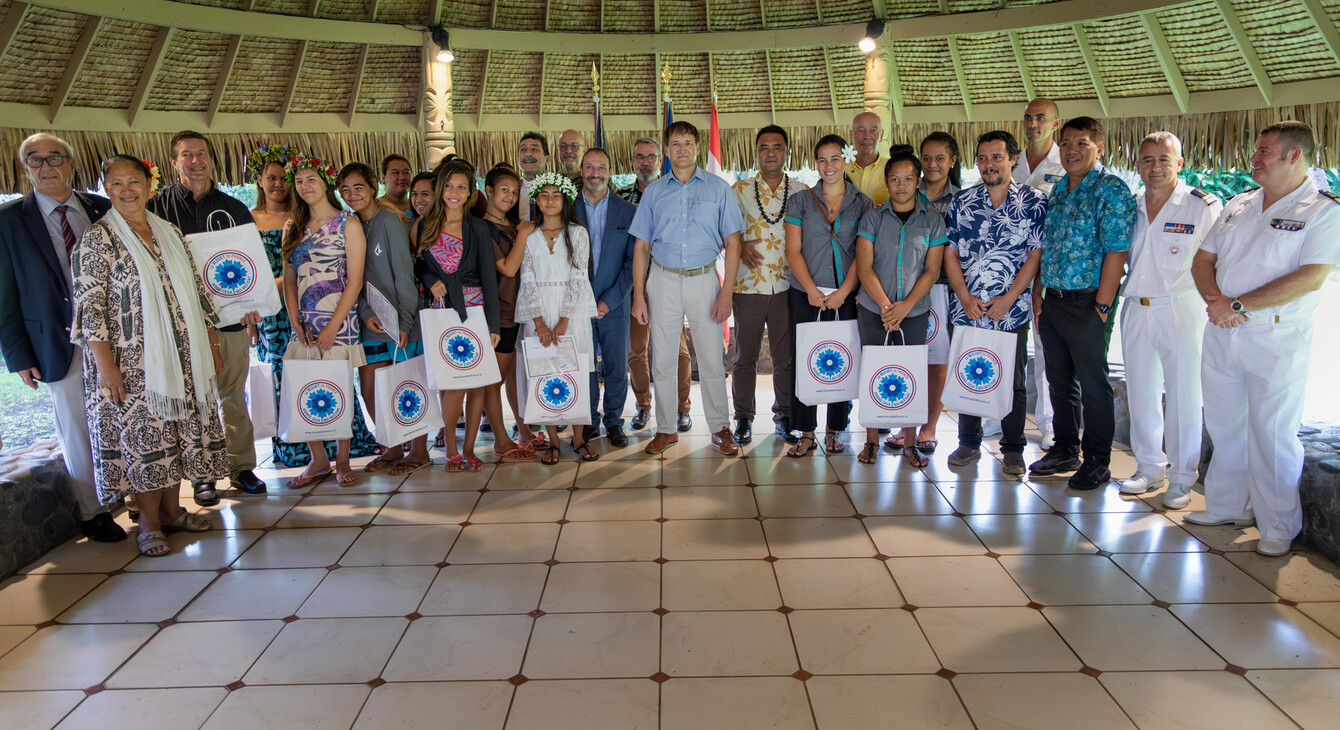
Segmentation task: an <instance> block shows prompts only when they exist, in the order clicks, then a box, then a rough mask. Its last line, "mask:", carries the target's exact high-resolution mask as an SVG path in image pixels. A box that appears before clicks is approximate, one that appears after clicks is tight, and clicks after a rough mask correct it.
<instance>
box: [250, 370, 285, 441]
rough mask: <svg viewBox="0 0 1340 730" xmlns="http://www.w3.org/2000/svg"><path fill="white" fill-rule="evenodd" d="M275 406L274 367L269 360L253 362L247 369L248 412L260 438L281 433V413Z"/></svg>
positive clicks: (257, 436)
mask: <svg viewBox="0 0 1340 730" xmlns="http://www.w3.org/2000/svg"><path fill="white" fill-rule="evenodd" d="M277 410H278V409H276V408H275V389H274V368H273V367H271V366H270V363H268V362H253V363H251V367H250V368H249V369H248V370H247V413H248V414H250V415H251V426H252V429H254V431H255V437H256V438H258V439H268V438H270V437H272V436H275V435H276V434H278V433H279V422H278V421H279V414H278V413H277Z"/></svg>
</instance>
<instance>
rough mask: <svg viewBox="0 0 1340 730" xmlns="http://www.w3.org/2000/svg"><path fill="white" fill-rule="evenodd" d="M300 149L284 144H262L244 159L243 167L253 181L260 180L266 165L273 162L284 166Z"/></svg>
mask: <svg viewBox="0 0 1340 730" xmlns="http://www.w3.org/2000/svg"><path fill="white" fill-rule="evenodd" d="M297 155H298V151H297V150H295V149H293V148H292V147H289V146H288V145H284V144H272V145H261V146H260V147H257V148H256V149H255V150H252V152H251V154H249V155H247V156H246V157H245V158H243V160H242V167H243V169H245V170H246V171H247V174H248V175H249V176H250V177H251V180H252V181H253V182H260V179H261V173H262V172H264V171H265V166H266V165H268V164H270V163H271V162H273V163H275V164H276V165H279V166H280V167H284V166H286V165H288V161H289V159H290V158H292V157H296V156H297Z"/></svg>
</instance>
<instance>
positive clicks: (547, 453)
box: [540, 446, 558, 466]
mask: <svg viewBox="0 0 1340 730" xmlns="http://www.w3.org/2000/svg"><path fill="white" fill-rule="evenodd" d="M551 457H552V458H551ZM540 463H541V464H544V465H545V466H554V465H555V464H557V463H558V447H557V446H548V447H546V448H545V450H544V456H543V457H542V458H541V459H540Z"/></svg>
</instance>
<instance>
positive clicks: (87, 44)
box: [47, 17, 104, 121]
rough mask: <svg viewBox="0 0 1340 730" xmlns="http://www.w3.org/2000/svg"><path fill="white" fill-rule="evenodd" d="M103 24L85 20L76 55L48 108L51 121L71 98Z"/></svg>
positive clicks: (69, 63) (76, 47)
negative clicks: (75, 83)
mask: <svg viewBox="0 0 1340 730" xmlns="http://www.w3.org/2000/svg"><path fill="white" fill-rule="evenodd" d="M103 22H104V21H103V19H102V18H99V17H89V18H86V19H85V21H84V30H83V31H82V32H81V33H80V34H79V40H78V41H76V42H75V44H74V53H72V54H70V60H69V62H68V63H66V65H65V73H64V74H62V75H61V77H60V81H59V82H58V83H57V84H56V93H55V94H54V95H53V96H52V97H51V105H50V106H49V107H48V108H47V116H48V117H50V119H51V121H55V120H56V115H57V114H60V110H61V108H62V107H64V106H65V100H66V99H68V98H70V89H73V88H74V80H75V77H77V76H79V70H80V69H82V68H83V67H84V59H86V58H88V51H89V49H90V48H92V47H93V37H94V36H96V35H97V34H98V29H100V28H101V27H102V24H103Z"/></svg>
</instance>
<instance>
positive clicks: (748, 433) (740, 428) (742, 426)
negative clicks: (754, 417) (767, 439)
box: [735, 418, 754, 444]
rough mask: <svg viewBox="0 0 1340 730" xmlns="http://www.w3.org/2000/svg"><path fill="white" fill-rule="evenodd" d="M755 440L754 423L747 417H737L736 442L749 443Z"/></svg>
mask: <svg viewBox="0 0 1340 730" xmlns="http://www.w3.org/2000/svg"><path fill="white" fill-rule="evenodd" d="M753 440H754V423H753V421H750V420H749V419H747V418H737V419H735V443H737V444H747V443H749V442H750V441H753Z"/></svg>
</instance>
